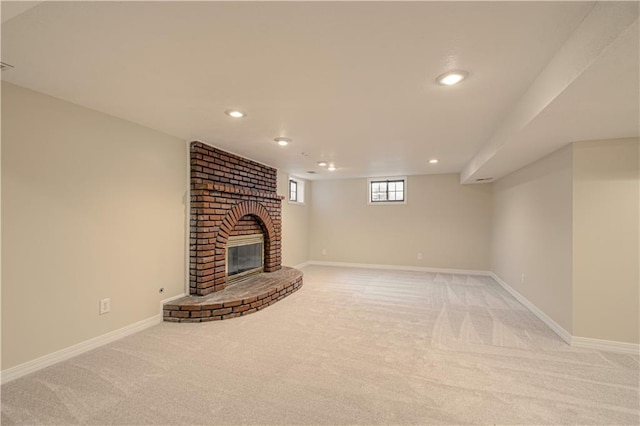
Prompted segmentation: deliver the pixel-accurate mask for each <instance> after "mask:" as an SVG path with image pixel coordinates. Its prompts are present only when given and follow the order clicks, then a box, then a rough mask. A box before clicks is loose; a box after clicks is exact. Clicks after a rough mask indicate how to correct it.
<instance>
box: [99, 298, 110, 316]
mask: <svg viewBox="0 0 640 426" xmlns="http://www.w3.org/2000/svg"><path fill="white" fill-rule="evenodd" d="M110 311H111V299H100V315H102V314H106V313H108V312H110Z"/></svg>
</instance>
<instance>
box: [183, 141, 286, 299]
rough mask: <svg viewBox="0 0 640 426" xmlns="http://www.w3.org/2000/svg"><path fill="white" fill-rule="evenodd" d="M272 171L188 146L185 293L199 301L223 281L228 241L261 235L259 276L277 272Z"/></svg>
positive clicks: (277, 216)
mask: <svg viewBox="0 0 640 426" xmlns="http://www.w3.org/2000/svg"><path fill="white" fill-rule="evenodd" d="M276 173H277V171H276V169H274V168H272V167H268V166H265V165H263V164H260V163H257V162H255V161H251V160H248V159H246V158H242V157H239V156H237V155H234V154H230V153H228V152H225V151H222V150H219V149H217V148H214V147H211V146H208V145H205V144H203V143H201V142H193V143H192V144H191V222H190V242H189V244H190V248H189V251H190V265H189V270H190V273H189V292H190V293H191V294H192V295H199V296H204V295H207V294H210V293H213V292H216V291H220V290H223V289H224V288H225V287H226V285H227V282H228V277H227V271H226V264H227V259H226V248H227V242H228V240H229V238H230V237H236V236H242V235H253V234H262V235H263V238H264V243H263V244H264V262H263V270H264V272H273V271H277V270H279V269H280V267H281V266H280V262H281V254H280V239H281V220H282V216H281V210H282V197H280V196H278V195H277V194H276V184H277V175H276Z"/></svg>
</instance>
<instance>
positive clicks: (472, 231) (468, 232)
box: [309, 174, 492, 270]
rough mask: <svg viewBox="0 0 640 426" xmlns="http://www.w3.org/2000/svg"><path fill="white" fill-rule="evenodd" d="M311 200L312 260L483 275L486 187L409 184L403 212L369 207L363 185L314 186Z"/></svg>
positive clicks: (424, 180)
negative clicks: (468, 270) (412, 267)
mask: <svg viewBox="0 0 640 426" xmlns="http://www.w3.org/2000/svg"><path fill="white" fill-rule="evenodd" d="M311 200H312V202H311V204H312V210H311V222H310V241H311V246H310V253H309V255H310V258H311V259H312V260H319V261H334V262H335V261H338V262H349V263H371V264H385V265H403V266H422V267H434V268H453V269H473V270H488V269H489V267H490V260H489V256H490V254H489V248H490V237H491V208H492V207H491V204H492V192H491V185H490V184H489V185H487V184H485V185H460V183H459V176H458V175H456V174H446V175H428V176H409V178H408V182H407V204H405V205H368V204H367V180H366V179H348V180H329V181H314V182H313V194H312V197H311ZM323 249H326V250H327V254H326V255H323V254H322V250H323ZM417 253H422V254H423V260H422V261H420V260H417Z"/></svg>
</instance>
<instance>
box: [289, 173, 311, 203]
mask: <svg viewBox="0 0 640 426" xmlns="http://www.w3.org/2000/svg"><path fill="white" fill-rule="evenodd" d="M291 181H294V182H295V183H296V193H297V196H298V198H297V200H292V199H291V183H290V182H291ZM305 184H306V180H304V179H301V178H299V177H296V176H289V179H287V201H288V202H289V204H299V205H304V204H305V200H304V196H305V186H306V185H305Z"/></svg>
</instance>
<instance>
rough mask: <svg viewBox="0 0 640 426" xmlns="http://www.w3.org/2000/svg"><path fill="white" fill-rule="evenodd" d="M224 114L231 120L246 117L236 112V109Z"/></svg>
mask: <svg viewBox="0 0 640 426" xmlns="http://www.w3.org/2000/svg"><path fill="white" fill-rule="evenodd" d="M224 113H225V114H227V115H228V116H229V117H233V118H244V117H246V116H247V114H246V113H244V112H242V111H238V110H237V109H228V110H226V111H225V112H224Z"/></svg>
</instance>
